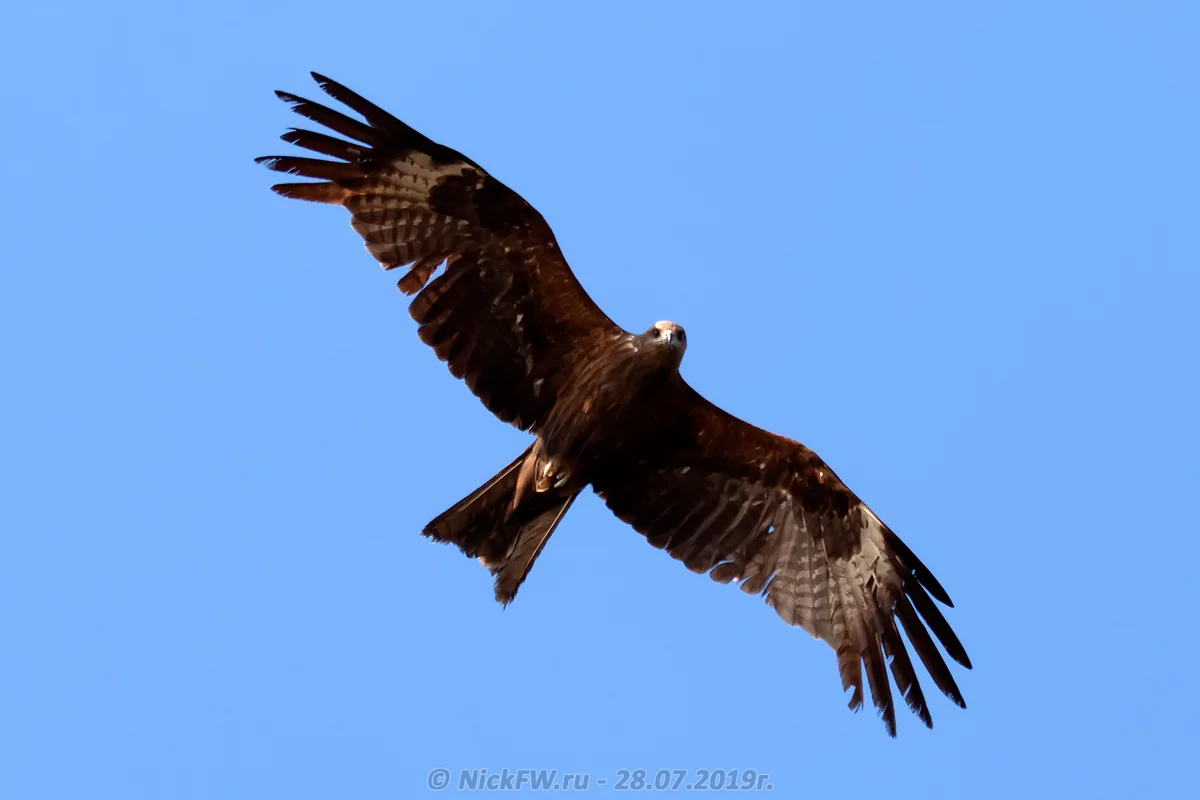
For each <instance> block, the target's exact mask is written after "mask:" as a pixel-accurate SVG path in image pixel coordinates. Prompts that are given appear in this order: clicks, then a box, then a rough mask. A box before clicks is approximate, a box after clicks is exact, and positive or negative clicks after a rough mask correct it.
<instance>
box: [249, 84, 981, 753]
mask: <svg viewBox="0 0 1200 800" xmlns="http://www.w3.org/2000/svg"><path fill="white" fill-rule="evenodd" d="M313 77H314V78H315V79H316V81H317V84H318V85H319V86H320V87H321V88H322V89H323V90H324V91H325V92H326V93H327V94H329V95H330V96H331V97H333V98H334V99H335V100H339V101H341V102H342V103H343V104H345V105H346V106H348V107H349V108H350V109H352V110H353V111H355V112H357V113H358V114H359V115H360V116H361V117H362V120H364V121H359V120H357V119H352V118H351V117H348V116H346V115H344V114H341V113H339V112H337V111H333V110H331V109H329V108H327V107H325V106H322V105H319V104H317V103H314V102H312V101H310V100H305V99H304V98H302V97H297V96H295V95H292V94H288V93H286V92H277V94H278V96H279V97H280V98H281V99H282V100H284V101H285V102H287V103H289V104H291V106H292V109H293V110H294V111H295V112H296V113H297V114H299V115H301V116H303V117H307V118H308V119H310V120H312V121H314V122H316V123H319V124H320V125H323V126H325V127H326V128H328V129H329V130H330V131H332V132H333V133H336V134H340V136H341V137H345V138H339V137H337V136H330V135H328V134H324V133H316V132H313V131H308V130H303V129H292V130H289V131H288V132H287V133H285V134H283V137H282V138H283V140H284V141H286V142H290V143H292V144H295V145H299V146H300V147H303V148H305V149H307V150H310V151H313V152H315V153H318V154H320V155H323V156H327V157H329V158H331V159H333V160H326V159H317V158H302V157H297V156H270V157H265V158H261V159H258V160H259V161H260V162H262V163H265V164H266V165H267V166H268V167H270V168H271V169H273V170H276V171H278V172H285V173H290V174H292V175H299V176H302V177H305V178H315V179H317V181H318V182H315V183H312V182H310V183H282V184H279V185H277V186H274V187H272V188H273V189H274V190H275V191H276V192H278V193H279V194H281V195H283V196H284V197H294V198H296V199H299V200H309V201H314V202H320V203H331V204H334V205H341V206H344V207H345V208H346V209H347V210H348V211H349V212H350V214H351V225H352V226H353V227H354V230H356V231H358V233H359V235H360V236H361V237H362V238H363V240H364V242H365V243H366V247H367V249H368V250H369V251H370V252H371V255H373V256H374V257H375V258H376V259H377V260H378V261H379V263H380V264H381V265H382V266H383V268H384V269H393V268H396V267H408V269H407V271H406V272H405V273H404V275H403V276H402V277H401V278H400V281H399V288H400V290H401V291H402V292H404V293H405V294H406V295H415V297H413V300H412V303H411V305H410V306H409V313H410V314H411V315H412V317H413V319H414V320H416V322H417V323H418V325H419V326H420V327H419V328H418V333H419V335H420V337H421V341H423V342H425V343H426V344H428V345H429V346H431V347H432V348H433V349H434V351H435V352H436V353H437V356H438V358H440V359H442V360H443V361H445V362H447V364H448V365H449V368H450V372H451V374H453V375H454V376H455V377H456V378H462V379H463V380H464V381H466V384H467V386H468V388H470V390H471V391H472V392H474V393H475V395H476V396H477V397H479V399H480V400H482V401H483V404H484V405H485V406H487V408H488V409H489V410H490V411H491V412H492V413H493V414H495V415H496V416H497V417H499V418H500V419H502V420H504V421H505V422H509V423H512V424H513V425H515V426H516V427H518V428H520V429H521V430H527V431H529V432H530V433H533V434H535V435H536V439H535V440H534V442H533V444H532V445H531V446H530V447H529V448H528V449H527V450H526V451H525V452H524V453H522V454H521V455H520V456H518V457H517V458H516V459H514V460H513V461H512V463H511V464H509V465H508V466H506V467H505V468H504V469H502V470H501V471H500V472H499V473H498V474H497V475H496V476H495V477H493V478H492V479H491V480H489V481H488V482H487V483H485V484H484V485H483V486H481V487H480V488H478V489H476V490H475V491H474V492H472V493H471V494H470V495H468V496H467V497H466V498H464V499H463V500H462V501H460V502H459V503H457V504H456V505H455V506H454V507H453V508H451V509H449V510H448V511H446V512H445V513H443V514H442V515H441V516H439V517H438V518H437V519H435V520H433V521H432V522H430V523H429V524H428V525H427V526H426V527H425V530H424V531H423V533H424V535H426V536H428V537H430V538H432V539H435V540H437V541H439V542H450V543H453V544H455V545H457V546H458V547H459V548H460V549H461V550H462V551H463V552H464V553H466V554H467V555H468V556H471V557H475V558H478V559H479V560H480V561H481V562H483V564H484V565H485V566H486V567H487V568H488V569H489V570H490V571H491V573H492V574H493V575H494V576H495V590H496V599H497V600H499V601H500V602H501V603H505V604H507V603H508V602H509V601H511V600H512V599H513V598H514V597H515V596H516V594H517V589H518V587H520V585H521V583H522V582H523V581H524V580H525V577H526V575H528V574H529V570H530V568H531V567H532V566H533V562H534V560H535V559H536V558H537V556H538V553H540V552H541V550H542V548H543V547H544V546H545V545H546V541H547V540H548V539H549V538H550V535H551V534H552V533H553V532H554V529H555V527H556V526H557V525H558V523H559V522H560V521H561V520H562V518H563V515H564V514H566V512H567V510H568V509H569V508H570V507H571V503H572V502H573V501H574V500H575V498H576V496H577V495H578V494H579V493H580V492H581V491H582V490H583V489H585V488H587V487H588V486H589V485H590V486H591V487H592V488H593V490H594V491H595V492H596V493H597V494H598V495H599V496H600V497H602V498H603V499H604V502H605V503H607V504H608V507H609V508H610V509H611V510H612V511H613V513H614V514H616V516H617V517H619V518H620V519H622V520H624V521H625V522H627V523H629V524H630V525H632V526H633V528H634V529H635V530H637V531H638V532H639V533H641V534H643V535H644V536H645V537H646V539H647V540H648V541H649V542H650V544H652V545H654V546H655V547H659V548H664V549H666V551H667V552H668V553H670V554H671V556H672V557H674V558H676V559H678V560H680V561H682V562H683V563H684V564H685V565H686V566H687V568H688V569H690V570H692V571H693V572H697V573H708V574H709V575H710V576H711V577H712V578H713V580H715V581H719V582H721V583H729V582H736V583H737V584H738V585H739V586H740V588H741V589H742V591H744V592H747V593H761V594H762V595H764V596H765V598H766V602H767V604H768V605H770V606H771V607H772V608H774V609H775V611H776V612H778V614H779V616H780V617H782V618H783V620H784V621H785V622H787V623H788V624H790V625H799V626H800V627H802V628H804V629H805V630H806V631H808V632H809V633H810V634H812V635H813V636H814V637H817V638H819V639H823V640H824V641H825V642H827V643H828V644H829V645H830V646H831V647H832V648H833V649H834V651H835V652H836V653H837V662H838V671H839V673H840V674H841V678H842V686H843V688H846V689H850V688H853V694H852V696H851V699H850V707H851V708H852V709H858V708H859V707H861V706H862V703H863V671H864V668H865V671H866V682H867V685H868V686H869V687H870V690H871V696H872V699H873V701H874V703H875V706H876V708H877V709H879V711H880V713H881V714H882V716H883V720H884V723H885V724H886V726H887V730H888V733H889V734H891V735H893V736H894V735H895V730H896V720H895V709H894V706H893V702H892V689H891V686H890V684H889V682H888V675H887V672H888V669H889V667H890V669H891V674H892V678H893V679H894V680H895V682H896V686H897V688H898V689H899V690H900V694H901V696H902V697H903V698H904V700H905V702H907V703H908V706H909V707H910V708H911V709H912V710H913V712H915V713H916V715H917V716H918V717H920V718H921V720H922V721H923V722H924V723H925V724H926V725H928V726H932V722H931V719H930V714H929V709H928V707H927V705H926V702H925V696H924V693H923V692H922V691H921V687H920V684H919V683H918V682H917V675H916V672H915V671H914V669H913V663H912V661H911V660H910V658H909V655H908V650H907V649H906V647H905V645H904V641H903V640H902V638H901V636H900V631H899V628H901V627H902V628H903V629H904V632H905V634H906V635H907V637H908V640H909V642H910V643H911V644H912V647H913V648H915V650H916V652H917V655H918V657H919V658H920V659H921V662H922V663H923V664H924V665H925V668H926V670H927V671H928V672H929V674H930V676H931V677H932V678H933V682H934V684H936V685H937V687H938V688H939V689H940V690H941V691H942V692H944V693H945V694H946V695H947V696H948V697H950V699H951V700H953V701H954V702H955V703H956V704H958V705H959V706H963V707H965V705H964V703H963V699H962V695H961V694H960V693H959V690H958V686H957V685H956V684H955V681H954V677H953V675H952V674H951V672H950V669H949V668H948V667H947V665H946V662H945V660H944V659H943V658H942V655H941V653H940V652H939V650H938V648H937V645H935V644H934V640H933V637H931V636H930V635H929V632H928V631H927V630H926V626H928V628H929V630H932V632H933V634H934V636H935V637H936V638H937V640H938V641H939V642H940V643H941V645H942V647H943V648H944V649H945V651H946V653H948V654H949V655H950V657H951V658H953V659H954V660H955V661H957V662H958V663H960V664H962V665H963V666H965V667H968V668H970V666H971V663H970V661H969V659H968V658H967V654H966V651H965V650H964V649H963V646H962V644H961V643H960V642H959V640H958V637H957V636H955V634H954V632H953V631H952V630H951V628H950V625H949V624H948V623H947V622H946V619H945V617H943V616H942V613H941V611H940V610H938V607H937V605H936V604H935V603H934V601H933V600H934V598H936V599H937V600H940V601H941V602H942V603H944V604H946V605H947V606H951V605H952V603H951V602H950V597H949V596H948V595H947V594H946V590H945V589H943V588H942V586H941V584H940V583H938V581H937V579H936V578H934V576H933V574H932V573H931V572H930V571H929V569H928V568H927V567H926V566H925V565H924V564H922V563H921V561H920V559H918V558H917V557H916V555H914V554H913V552H912V551H911V550H910V549H909V548H908V547H907V546H906V545H905V544H904V543H903V542H902V541H900V539H899V537H897V536H896V534H894V533H893V532H892V531H891V530H890V529H889V528H888V527H887V526H886V525H884V524H883V522H881V521H880V520H879V518H878V517H877V516H875V514H874V513H873V512H872V511H871V510H870V509H868V508H867V506H866V505H865V504H864V503H863V502H862V501H861V500H859V499H858V497H857V496H856V495H855V494H854V493H853V492H851V491H850V490H849V489H848V488H847V487H846V485H845V484H844V483H842V481H841V480H839V479H838V477H837V475H835V474H834V472H833V470H831V469H830V468H829V467H828V466H827V465H826V464H825V462H823V461H822V460H821V459H820V458H818V457H817V455H816V454H815V453H813V452H812V451H811V450H809V449H808V448H807V447H805V446H804V445H802V444H800V443H799V442H796V441H793V440H791V439H787V438H784V437H783V436H778V435H776V434H773V433H768V432H767V431H764V430H761V429H759V428H756V427H754V426H753V425H750V424H748V423H746V422H743V421H742V420H740V419H738V418H736V417H734V416H732V415H730V414H727V413H726V412H724V411H722V410H721V409H719V408H717V407H716V406H714V405H713V404H711V403H710V402H708V401H707V400H705V399H704V398H703V397H701V396H700V395H699V394H698V393H697V392H696V391H695V390H694V389H692V387H691V386H689V385H688V384H687V382H686V381H684V380H683V378H682V377H681V376H680V374H679V364H680V361H681V359H682V358H683V353H684V350H685V349H686V348H687V337H686V335H685V334H684V331H683V328H681V327H680V326H678V325H676V324H674V323H671V322H658V323H655V324H654V325H653V326H651V327H650V328H649V329H648V330H647V331H645V332H644V333H638V334H634V333H629V332H628V331H625V330H623V329H622V328H620V327H619V326H618V325H616V324H615V323H614V322H613V321H612V320H610V319H609V318H608V317H607V316H606V315H605V314H604V312H603V311H601V310H600V309H599V308H598V307H597V306H596V304H595V303H593V302H592V300H591V299H590V298H589V297H588V295H587V293H586V292H584V290H583V287H582V286H580V284H579V281H578V280H576V278H575V275H574V274H573V273H572V272H571V269H570V267H569V266H567V262H566V259H565V258H564V257H563V255H562V252H561V250H560V249H559V246H558V243H557V242H556V241H555V239H554V234H553V232H551V230H550V227H549V225H547V224H546V221H545V220H544V219H543V218H542V215H541V214H539V213H538V212H537V211H536V210H535V209H534V208H533V207H532V206H530V205H529V204H528V203H527V202H525V200H524V199H522V198H521V197H520V195H518V194H517V193H516V192H514V191H512V190H511V189H509V188H508V187H507V186H505V185H504V184H502V183H501V182H500V181H498V180H496V179H495V178H493V177H492V176H491V175H489V174H488V173H487V172H486V171H484V169H483V168H482V167H480V166H479V165H478V164H476V163H475V162H474V161H472V160H470V159H469V158H467V157H466V156H464V155H462V154H461V153H458V152H455V151H454V150H451V149H450V148H448V147H445V146H443V145H440V144H437V143H436V142H434V141H431V140H430V139H428V138H426V137H425V136H422V135H421V134H420V133H418V132H417V131H415V130H413V129H412V128H410V127H409V126H408V125H405V124H404V123H403V122H401V121H400V120H398V119H396V118H395V117H393V116H392V115H391V114H389V113H387V112H386V111H384V110H382V109H381V108H379V107H378V106H376V105H374V104H373V103H370V102H368V101H367V100H365V99H364V98H362V97H360V96H359V95H357V94H355V93H354V92H352V91H350V90H349V89H347V88H346V87H344V86H342V85H340V84H338V83H335V82H334V81H331V80H329V79H328V78H325V77H322V76H320V75H317V74H315V73H314V74H313ZM442 266H444V267H445V269H444V270H443V271H441V272H440V273H439V274H437V276H436V277H435V273H438V270H439V268H440V267H442ZM931 595H932V597H931ZM922 621H923V622H922ZM897 622H898V623H899V627H898V626H897Z"/></svg>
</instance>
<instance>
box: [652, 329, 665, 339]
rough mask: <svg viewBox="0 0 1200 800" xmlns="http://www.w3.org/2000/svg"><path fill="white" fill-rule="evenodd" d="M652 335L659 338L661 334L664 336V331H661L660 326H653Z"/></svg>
mask: <svg viewBox="0 0 1200 800" xmlns="http://www.w3.org/2000/svg"><path fill="white" fill-rule="evenodd" d="M650 335H651V336H653V337H654V338H655V339H657V338H658V337H659V336H662V331H660V330H659V329H658V328H651V329H650Z"/></svg>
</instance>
